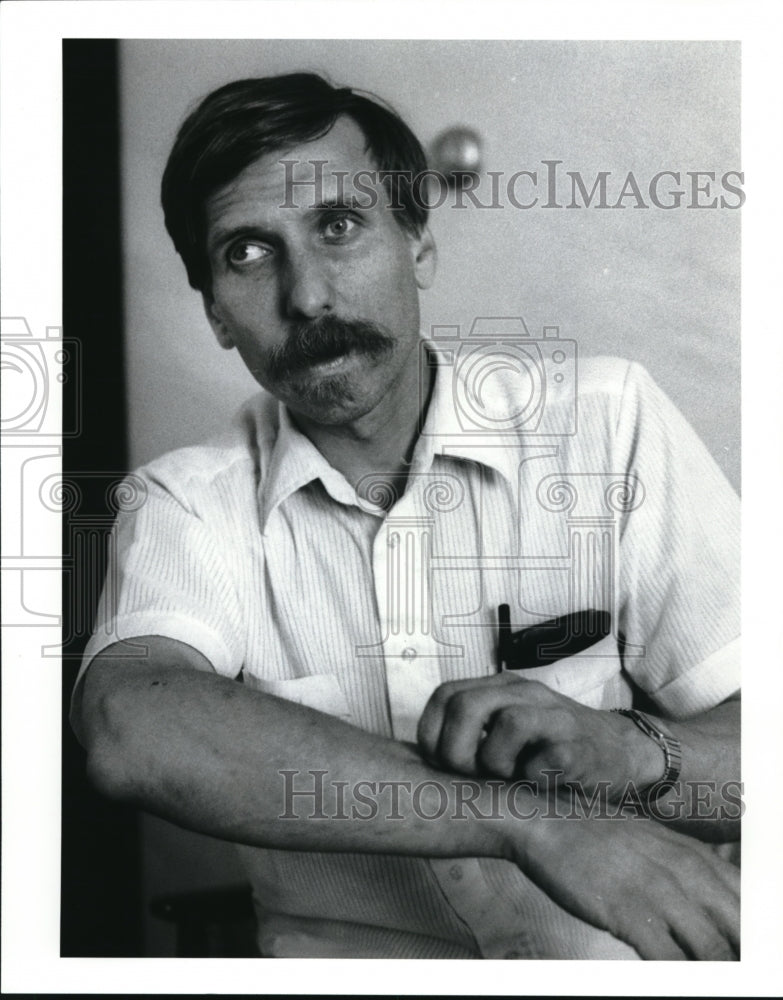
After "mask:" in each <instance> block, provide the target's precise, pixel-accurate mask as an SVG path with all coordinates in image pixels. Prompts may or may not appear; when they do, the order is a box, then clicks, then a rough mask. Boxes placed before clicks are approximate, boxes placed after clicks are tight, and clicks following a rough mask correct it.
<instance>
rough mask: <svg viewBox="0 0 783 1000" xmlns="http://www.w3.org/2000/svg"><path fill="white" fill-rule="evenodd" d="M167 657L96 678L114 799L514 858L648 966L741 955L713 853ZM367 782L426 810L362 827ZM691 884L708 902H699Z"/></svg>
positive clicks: (104, 778) (304, 831)
mask: <svg viewBox="0 0 783 1000" xmlns="http://www.w3.org/2000/svg"><path fill="white" fill-rule="evenodd" d="M138 641H140V642H145V641H148V642H149V643H150V645H151V646H153V645H154V644H155V640H151V639H146V640H138ZM172 645H174V646H178V648H179V649H180V651H181V649H182V647H181V645H180V644H172V643H169V646H172ZM162 648H163V649H164V650H165V649H166V648H168V647H166V646H165V644H164V646H163V647H161V644H160V643H157V645H156V646H155V650H156V652H155V655H154V656H151V657H150V658H149V659H148V660H139V661H136V662H135V663H128V661H127V660H125V661H124V662H120V661H117V660H116V659H115V660H113V659H112V657H111V656H109V657H106V658H104V659H103V660H96V661H94V662H93V664H92V665H91V667H90V669H89V670H88V672H87V676H86V680H85V683H84V687H83V695H82V698H81V704H80V705H79V704H78V703H77V705H76V707H75V722H76V724H77V728H78V730H79V734H80V738H81V740H82V742H83V743H84V745H85V747H86V748H87V751H88V767H89V769H90V773H91V775H92V777H93V780H94V781H95V783H96V785H97V786H98V787H99V788H100V789H101V790H103V791H104V792H105V793H107V794H109V795H111V796H113V797H115V798H119V799H122V800H124V801H127V802H130V803H134V804H137V805H139V806H141V807H143V808H145V809H148V810H150V811H152V812H155V813H157V814H159V815H161V816H164V817H166V818H168V819H171V820H173V821H174V822H176V823H178V824H180V825H182V826H185V827H189V828H191V829H194V830H198V831H201V832H204V833H208V834H211V835H213V836H217V837H221V838H224V839H228V840H233V841H236V842H240V843H245V844H250V845H255V846H263V847H272V848H280V849H285V850H298V851H344V852H352V853H353V852H358V853H382V854H400V855H411V856H423V857H498V858H504V859H506V860H508V861H510V862H512V863H514V864H516V865H517V866H518V867H519V868H521V869H522V871H524V872H526V873H527V874H528V875H529V876H530V877H531V878H532V879H533V880H534V881H535V882H536V883H537V884H538V885H539V886H540V888H542V889H543V890H544V891H545V892H547V893H548V894H549V895H550V896H551V898H552V899H553V900H554V901H555V902H556V903H558V904H559V905H561V906H564V907H565V908H566V909H567V910H569V912H571V913H573V914H574V915H575V916H578V917H580V918H582V919H584V920H587V921H589V922H590V923H593V924H594V925H595V926H597V927H600V928H602V929H604V930H608V931H609V932H610V933H612V934H615V935H616V936H617V937H620V938H621V939H623V940H625V941H627V942H628V943H629V944H631V945H632V946H633V947H635V948H636V949H637V950H638V951H639V953H640V954H641V955H642V956H643V957H646V958H682V957H695V958H700V957H710V958H716V957H731V956H732V955H733V954H734V952H735V950H736V947H737V945H736V912H737V906H736V892H737V890H736V881H737V878H736V873H735V872H734V871H732V870H731V866H728V865H726V864H725V863H724V862H722V861H720V860H719V859H716V858H714V857H713V856H712V853H711V852H709V851H707V850H706V849H705V848H704V847H703V845H700V844H696V843H695V842H690V843H689V838H687V837H681V836H680V835H678V834H676V833H673V832H670V831H668V830H665V829H663V828H662V827H661V826H659V825H658V824H655V823H652V822H651V821H644V823H643V824H642V825H639V824H637V823H635V822H629V821H622V820H620V821H618V822H616V823H610V824H607V823H606V822H604V821H602V820H600V819H597V820H596V819H589V818H586V819H584V820H583V821H582V822H579V823H573V822H571V821H569V820H568V819H565V818H559V817H556V818H546V816H545V815H543V814H544V813H545V812H547V810H546V808H545V803H543V802H542V801H541V800H540V799H539V798H538V797H537V796H535V795H533V793H532V792H531V791H529V790H528V789H525V788H516V787H514V785H513V782H508V781H505V780H497V779H492V780H485V779H482V778H477V777H464V776H463V777H461V776H459V775H455V774H452V773H448V772H445V771H443V770H440V769H439V768H437V767H434V766H429V765H428V764H426V763H424V762H423V761H422V759H421V758H420V757H419V755H418V753H417V751H416V749H415V748H413V747H411V746H409V745H406V744H401V743H397V742H394V741H391V740H387V739H383V738H381V737H377V736H374V735H372V734H369V733H366V732H363V731H361V730H359V729H356V728H354V727H353V726H350V725H347V724H346V723H343V722H341V721H340V720H339V719H335V718H332V717H331V716H328V715H325V714H323V713H321V712H317V711H314V710H312V709H309V708H306V707H303V706H299V705H294V704H291V703H290V702H287V701H284V700H281V699H279V698H275V697H273V696H271V695H266V694H262V693H260V692H256V691H252V690H249V689H248V688H246V687H245V686H244V685H242V684H238V683H236V682H235V681H232V680H227V679H225V678H222V677H219V676H217V675H216V674H214V673H212V672H209V670H208V664H207V663H206V661H205V660H203V658H199V654H195V659H194V657H193V656H191V655H190V654H189V653H185V654H184V657H185V658H184V660H183V659H176V658H175V659H174V660H173V661H171V660H167V659H166V658H165V657H164V658H163V659H161V649H162ZM191 652H192V651H191ZM194 664H197V665H199V666H201V667H202V669H201V670H199V669H194ZM311 771H313V772H316V773H321V774H322V776H323V778H324V781H323V787H324V789H325V796H324V800H323V802H322V803H321V804H320V807H319V805H318V804H317V802H316V801H315V800H312V799H310V798H309V797H308V798H307V799H306V800H304V801H303V800H302V799H297V800H296V802H294V801H293V799H292V796H291V795H290V794H286V777H285V772H288V773H289V775H290V774H291V772H295V773H296V774H298V775H299V776H300V777H301V779H302V781H304V782H306V784H307V785H308V787H309V788H312V781H310V780H308V779H309V778H312V777H313V776H312V775H308V772H311ZM362 782H364V783H366V784H365V785H364V786H363V787H364V788H365V789H368V788H375V789H376V790H377V793H380V792H381V787H382V786H384V787H386V788H390V787H392V786H394V785H396V786H398V788H399V789H403V788H404V789H409V788H410V789H411V790H413V789H416V790H417V792H418V801H417V800H416V797H415V796H414V795H413V794H400V795H399V797H398V799H397V800H396V802H394V800H392V806H391V808H390V807H389V805H388V800H387V805H386V807H385V808H379V809H372V808H370V809H367V808H361V809H360V812H359V813H358V814H357V813H355V812H354V809H353V807H354V805H355V804H357V802H358V796H355V795H354V794H353V792H354V790H355V789H356V788H357V786H358V785H359V784H360V783H362ZM338 789H340V792H339V793H338V791H337V790H338ZM466 789H467V795H466V794H465V792H466ZM365 803H366V799H365ZM358 804H359V805H360V806H362V805H364V804H363V803H358ZM300 805H301V808H300V807H299V806H300ZM313 813H315V816H314V815H313ZM319 815H320V817H321V818H316V817H318V816H319ZM346 820H347V822H346ZM607 857H611V858H612V864H611V865H610V866H606V864H605V861H606V858H607ZM565 859H567V863H566V862H565ZM683 884H688V885H691V884H693V885H695V887H696V888H695V889H694V890H693V892H692V893H691V894H690V895H689V896H687V897H686V896H684V895H683V893H682V891H681V888H680V886H681V885H683ZM705 912H709V913H711V914H714V917H710V918H709V919H705V918H704V916H703V913H705ZM648 917H649V919H648ZM675 938H676V939H677V940H676V941H675Z"/></svg>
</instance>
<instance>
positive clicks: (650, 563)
mask: <svg viewBox="0 0 783 1000" xmlns="http://www.w3.org/2000/svg"><path fill="white" fill-rule="evenodd" d="M463 367H464V366H463ZM501 369H502V366H501ZM541 371H542V372H543V375H542V378H541V380H540V381H539V382H538V383H537V384H532V385H528V386H527V387H521V386H520V381H519V376H518V374H515V373H514V372H513V371H510V370H505V371H504V370H498V371H495V372H494V373H493V374H492V382H491V384H492V389H491V396H489V397H488V396H486V395H485V396H484V397H482V396H481V394H480V384H479V383H478V382H476V381H475V379H474V381H473V382H472V383H471V382H470V378H471V377H472V376H471V375H470V373H469V372H468V373H467V374H466V372H464V371H462V372H461V371H460V370H459V366H458V365H457V364H455V363H454V359H453V357H448V356H446V357H443V356H442V357H441V363H440V364H438V366H437V374H436V378H435V382H434V388H433V392H432V397H431V400H430V403H429V407H428V409H427V411H426V421H425V422H424V424H423V426H422V428H421V432H420V434H419V438H418V441H417V444H416V447H415V450H414V453H413V457H412V462H411V466H410V470H409V472H408V474H407V476H406V477H404V479H403V478H402V477H399V476H398V477H396V478H395V477H391V479H390V477H388V476H383V475H382V473H383V471H384V470H382V469H381V470H378V472H379V475H378V477H377V480H376V481H367V482H365V483H363V484H361V486H360V487H359V488H356V489H355V488H354V487H353V486H351V485H350V484H349V483H348V482H347V480H346V479H345V478H344V477H343V475H342V474H341V473H340V472H338V471H337V470H336V469H334V468H333V467H332V466H330V465H329V463H328V462H327V461H326V459H325V458H324V457H323V455H321V453H320V452H319V451H318V450H317V449H316V448H315V446H314V445H313V444H312V443H311V442H310V441H309V439H308V438H307V437H305V436H304V435H303V434H301V433H300V432H299V431H298V429H297V428H296V426H295V425H294V423H293V422H292V420H291V417H290V415H289V414H288V412H287V411H286V409H285V408H284V407H283V406H282V405H280V404H278V403H277V402H276V401H275V400H274V399H272V398H271V397H270V396H268V395H266V394H264V393H261V394H259V395H257V396H255V397H253V398H252V399H251V400H249V401H248V403H246V404H245V405H244V407H242V409H241V411H240V413H239V414H238V416H237V418H236V419H235V421H234V422H233V424H232V426H231V428H230V430H229V431H227V432H226V433H225V434H224V435H222V436H221V437H219V438H217V439H215V440H213V441H211V442H209V443H207V444H205V445H203V446H199V447H191V448H185V449H182V450H179V451H175V452H173V453H170V454H168V455H165V456H164V457H162V458H160V459H158V460H156V461H154V462H152V463H151V464H149V465H148V466H146V467H144V468H142V469H140V470H139V471H138V472H137V473H135V474H134V475H133V476H132V477H130V478H129V480H128V502H127V503H126V507H127V509H126V510H124V511H123V512H122V513H121V514H120V516H119V518H118V521H117V524H116V527H115V533H114V545H113V548H114V553H113V556H112V559H111V564H110V567H109V571H108V575H107V583H106V586H105V589H104V594H103V598H102V600H101V605H100V608H99V611H98V617H97V624H96V628H95V633H94V635H93V637H92V639H91V640H90V643H89V645H88V647H87V651H86V654H85V661H84V665H83V668H82V669H83V670H85V669H86V668H87V666H88V664H89V662H90V660H91V659H92V658H93V657H94V656H95V655H96V654H97V653H98V652H100V650H101V649H103V648H105V647H106V646H107V645H109V644H111V643H113V642H116V641H118V640H119V639H129V638H133V637H137V636H142V635H161V636H167V637H170V638H173V639H177V640H179V641H181V642H183V643H187V644H188V645H190V646H192V647H194V648H196V649H198V650H199V651H200V652H201V653H202V654H203V655H204V656H205V657H206V659H207V660H208V661H209V662H210V663H211V665H212V668H213V669H214V670H215V671H216V672H217V673H218V674H221V675H223V676H226V677H230V678H238V679H239V678H240V677H241V679H242V680H243V682H244V683H245V684H247V685H248V686H250V687H252V688H254V689H257V690H260V691H266V692H270V693H272V694H274V695H277V696H280V697H283V698H286V699H289V700H291V701H293V702H297V703H300V704H304V705H309V706H310V707H313V708H317V709H320V710H321V711H324V712H327V713H330V714H332V715H335V716H339V717H341V718H343V719H344V720H346V721H347V722H349V723H351V724H353V725H355V726H358V727H360V728H362V729H364V730H367V731H369V732H372V733H376V734H379V735H381V736H384V737H390V738H394V739H400V740H413V739H415V735H416V724H417V722H418V718H419V716H420V715H421V712H422V710H423V708H424V706H425V704H426V702H427V699H428V698H429V696H430V694H431V693H432V692H433V690H434V689H435V688H436V687H437V686H438V685H439V684H440V683H441V682H443V681H449V680H458V679H464V678H474V677H481V676H489V675H491V674H493V673H494V672H495V671H496V669H497V666H496V647H497V614H498V606H499V605H500V604H501V603H507V604H509V605H510V608H511V618H512V627H513V628H514V629H515V630H516V629H521V628H524V627H526V626H528V625H532V624H536V623H540V622H542V621H544V620H548V619H551V618H555V617H557V616H561V615H565V614H568V613H570V612H572V611H578V610H583V609H586V608H594V609H596V610H605V611H608V612H609V613H610V615H611V622H612V635H611V636H610V637H609V638H608V639H605V640H603V641H602V642H601V643H600V645H597V646H595V647H592V648H590V649H588V650H586V651H585V652H584V653H582V654H579V655H578V656H576V657H570V658H567V659H563V660H559V661H557V662H555V663H551V664H548V665H545V666H539V667H536V668H532V669H529V670H521V671H520V672H519V673H520V676H530V677H532V678H533V679H535V680H539V681H542V682H543V683H545V684H547V685H549V686H550V687H552V688H553V689H555V690H557V691H559V692H560V693H562V694H564V695H567V696H568V697H570V698H573V699H575V700H577V701H580V702H582V703H583V704H586V705H589V706H591V707H594V708H598V709H609V708H615V707H628V706H630V705H631V704H633V702H634V698H635V697H636V696H638V695H640V694H641V693H643V694H644V696H645V697H647V698H652V699H653V701H654V702H655V703H656V705H657V711H658V713H659V714H660V715H661V716H662V717H668V718H672V719H685V718H688V717H690V716H693V715H696V714H698V713H701V712H703V711H706V710H708V709H710V708H712V707H714V706H715V705H717V704H719V703H720V702H721V701H723V700H724V699H725V698H727V697H729V696H730V695H732V694H734V693H735V692H736V691H737V690H738V688H739V645H738V635H739V598H738V583H739V569H738V562H739V554H738V501H737V497H736V495H735V494H734V492H733V491H732V490H731V488H730V486H729V485H728V483H727V482H726V480H725V478H724V477H723V475H722V473H721V472H720V470H719V469H718V467H717V466H716V464H715V462H714V461H713V460H712V458H711V457H710V456H709V455H708V453H707V451H706V449H705V448H704V446H703V444H702V443H701V441H700V440H699V439H698V437H697V436H696V434H695V433H694V431H693V430H692V429H691V428H690V427H689V425H688V424H687V422H686V421H685V420H684V418H683V417H682V416H681V414H680V413H679V412H678V411H677V409H676V408H675V407H674V406H673V404H672V403H671V402H670V401H669V400H668V399H667V397H666V396H665V395H664V394H663V393H662V392H661V390H660V389H659V388H658V387H657V386H656V385H655V383H654V382H653V381H652V379H651V378H650V377H649V375H648V374H647V373H646V372H645V370H644V369H643V368H641V367H640V366H638V365H636V364H633V363H629V362H626V361H621V360H618V359H611V358H600V359H588V360H586V361H580V366H579V370H578V384H576V383H575V382H574V379H575V377H576V369H574V371H573V373H572V374H573V378H572V379H571V380H570V382H569V384H566V385H563V384H562V383H558V382H557V381H556V380H555V379H553V378H550V377H548V376H547V375H546V371H544V369H541ZM474 374H475V373H474ZM547 378H548V381H547ZM566 381H568V380H566ZM523 388H524V393H523V392H522V389H523ZM531 393H532V395H531ZM536 393H537V394H538V395H537V396H536ZM544 394H546V395H545V398H544ZM523 396H524V398H523ZM471 408H472V409H471ZM620 637H621V639H622V644H621V648H622V654H621V653H620V652H619V647H618V639H620ZM291 767H292V768H295V767H296V762H295V761H293V760H292V763H291ZM281 780H282V779H281ZM308 782H309V785H308ZM308 787H310V788H312V787H313V779H312V778H311V776H309V775H307V774H304V775H301V776H298V777H297V778H296V788H297V789H307V788H308ZM238 850H239V851H240V853H241V855H242V858H243V860H244V862H245V865H246V867H247V871H248V875H249V878H250V880H251V882H252V885H253V889H254V897H255V901H256V908H257V912H258V918H259V944H260V947H261V951H262V954H265V955H270V956H284V957H308V956H312V957H318V956H338V957H357V958H361V957H388V958H479V957H484V958H503V957H506V958H636V957H637V955H636V952H634V951H633V950H632V949H631V948H630V947H628V946H627V945H625V944H624V943H622V942H621V941H619V940H617V939H615V938H614V937H612V936H611V935H610V934H608V933H606V932H603V931H600V930H597V929H596V928H594V927H592V926H590V925H588V924H586V923H585V922H583V921H581V920H579V919H577V918H576V917H573V916H571V915H570V914H569V913H567V912H566V911H565V910H564V909H562V908H561V907H559V906H558V905H556V904H555V903H553V902H552V901H551V900H550V899H549V898H548V897H547V896H546V894H545V893H544V892H542V891H541V890H540V889H539V888H538V887H537V886H535V885H534V884H533V883H532V882H531V881H530V880H529V879H527V878H526V877H525V876H524V875H523V874H522V873H521V871H520V870H519V869H518V868H516V867H515V866H514V865H513V864H511V863H510V862H507V861H503V860H498V859H491V858H460V859H437V858H435V859H427V858H414V857H405V856H397V855H363V854H337V853H328V852H324V853H318V852H312V853H304V852H293V851H282V850H271V849H262V848H255V847H245V846H239V847H238ZM610 864H611V859H610V858H607V865H610Z"/></svg>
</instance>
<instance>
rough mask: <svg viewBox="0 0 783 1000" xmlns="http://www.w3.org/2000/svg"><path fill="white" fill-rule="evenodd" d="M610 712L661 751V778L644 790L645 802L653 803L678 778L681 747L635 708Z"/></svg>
mask: <svg viewBox="0 0 783 1000" xmlns="http://www.w3.org/2000/svg"><path fill="white" fill-rule="evenodd" d="M612 711H613V712H617V713H618V715H624V716H625V717H626V718H628V719H630V720H631V721H632V722H633V723H634V724H635V725H636V726H637V727H638V728H639V729H641V731H642V732H643V733H644V735H645V736H649V737H650V739H651V740H653V741H654V742H655V743H657V744H658V746H659V747H660V748H661V750H663V756H664V759H665V764H664V770H663V776H662V777H660V778H659V779H658V780H657V781H654V782H653V783H652V784H651V785H647V786H646V788H645V789H644V791H645V798H646V799H647V802H655V800H656V799H657V798H659V797H660V796H661V795H663V794H664V793H665V792H668V791H669V789H670V788H671V787H672V785H673V784H674V782H675V781H677V779H678V778H679V776H680V768H681V767H682V745H681V743H680V741H679V740H676V739H675V738H674V737H673V736H670V735H669V734H668V733H665V732H664V731H663V730H662V729H661V728H660V727H659V726H657V725H656V724H655V723H654V722H653V721H652V720H651V719H649V718H648V717H647V716H646V715H644V714H643V713H642V712H638V711H637V710H636V709H635V708H613V709H612Z"/></svg>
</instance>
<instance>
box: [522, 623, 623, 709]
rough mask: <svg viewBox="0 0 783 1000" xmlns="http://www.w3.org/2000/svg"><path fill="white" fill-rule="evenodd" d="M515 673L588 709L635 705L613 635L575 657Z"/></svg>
mask: <svg viewBox="0 0 783 1000" xmlns="http://www.w3.org/2000/svg"><path fill="white" fill-rule="evenodd" d="M511 673H513V674H514V676H516V677H519V678H522V679H524V680H530V681H539V682H540V683H541V684H545V685H546V686H547V687H548V688H550V689H551V690H552V691H557V692H558V694H563V695H565V696H566V697H567V698H572V699H573V700H574V701H578V702H579V703H580V704H582V705H586V706H587V707H588V708H599V709H607V708H619V707H625V706H628V705H630V704H631V687H630V685H629V684H628V681H627V679H626V678H625V675H624V674H623V672H622V659H621V657H620V651H619V649H618V648H617V640H616V639H615V638H614V636H611V635H608V636H606V637H605V638H604V639H601V641H600V642H597V643H595V645H593V646H590V647H588V648H587V649H585V650H584V651H583V652H581V653H577V654H576V655H575V656H568V657H565V658H564V659H562V660H556V661H555V662H554V663H548V664H546V665H545V666H541V667H532V668H530V669H528V670H513V671H511Z"/></svg>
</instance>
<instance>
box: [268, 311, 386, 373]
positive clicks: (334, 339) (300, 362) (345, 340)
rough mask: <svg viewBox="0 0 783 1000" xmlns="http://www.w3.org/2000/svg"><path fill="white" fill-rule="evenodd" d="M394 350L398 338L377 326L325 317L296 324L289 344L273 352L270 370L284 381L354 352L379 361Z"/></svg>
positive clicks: (290, 335) (369, 323) (290, 331)
mask: <svg viewBox="0 0 783 1000" xmlns="http://www.w3.org/2000/svg"><path fill="white" fill-rule="evenodd" d="M393 347H394V338H393V337H392V336H391V335H390V334H389V333H387V332H386V331H385V330H384V329H383V328H382V327H380V326H378V325H377V324H375V323H371V322H369V321H368V320H345V319H340V318H339V317H337V316H322V317H321V318H320V319H317V320H313V321H312V322H309V323H305V322H302V323H293V324H292V325H291V326H290V327H289V331H288V339H287V340H286V342H285V343H284V344H281V345H280V346H279V347H275V348H273V349H272V350H271V351H270V352H269V356H268V359H267V365H266V367H267V371H268V372H269V374H270V375H271V376H272V377H273V378H275V379H284V378H287V377H289V376H291V375H295V374H296V373H297V372H299V371H301V370H302V369H304V368H309V367H310V365H313V364H316V363H318V362H320V361H332V360H334V359H335V358H339V357H341V356H342V355H343V354H348V353H349V352H350V351H356V352H357V353H358V354H365V355H367V356H369V357H372V358H377V357H380V355H382V354H385V353H386V352H387V351H391V350H392V349H393Z"/></svg>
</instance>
